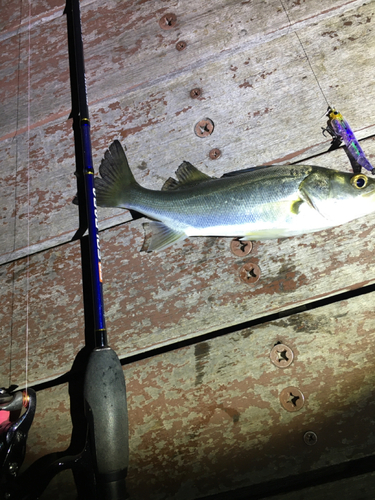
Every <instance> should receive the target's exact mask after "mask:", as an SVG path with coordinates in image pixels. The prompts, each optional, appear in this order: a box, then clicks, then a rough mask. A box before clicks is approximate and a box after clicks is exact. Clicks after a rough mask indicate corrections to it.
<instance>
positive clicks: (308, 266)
mask: <svg viewBox="0 0 375 500" xmlns="http://www.w3.org/2000/svg"><path fill="white" fill-rule="evenodd" d="M372 226H373V221H372V217H371V216H369V217H367V218H364V219H361V220H359V221H356V222H352V223H350V224H346V225H344V226H341V227H338V228H334V229H331V230H327V231H322V232H319V233H314V234H310V235H304V236H301V237H296V238H287V239H283V240H274V241H267V242H263V243H259V242H258V243H257V244H256V245H255V248H254V250H253V252H252V253H251V254H250V256H248V257H246V258H244V259H241V258H238V257H235V256H234V255H232V253H231V252H230V245H229V243H230V239H226V238H221V239H220V238H191V239H189V240H186V241H184V242H182V243H180V244H176V245H174V246H173V247H170V248H169V249H167V250H166V251H163V252H159V253H156V254H144V253H139V252H138V250H139V248H140V247H141V244H142V240H143V230H142V226H141V220H137V221H134V222H133V223H132V224H125V225H123V226H119V227H115V228H111V229H109V230H107V231H105V232H104V233H102V239H101V247H102V258H103V269H104V298H105V304H106V317H107V326H108V331H109V339H110V343H111V346H112V347H113V348H114V349H115V350H116V351H117V352H118V354H119V355H120V356H122V357H125V356H129V355H132V354H135V353H139V352H142V351H148V350H152V349H154V348H156V347H160V346H163V345H168V344H170V343H174V342H178V341H179V340H181V339H187V338H191V337H196V336H199V335H202V334H205V333H207V332H211V331H215V330H218V329H222V328H225V327H229V326H232V325H236V324H239V323H242V322H247V321H250V320H253V319H255V318H260V317H262V316H265V315H267V314H271V313H277V312H280V311H284V310H287V309H291V308H293V307H295V306H299V305H302V304H306V303H308V302H311V301H315V300H317V299H320V298H322V297H328V296H331V295H336V294H338V293H340V292H343V291H347V290H353V289H356V288H360V287H361V286H364V285H368V284H372V283H374V282H375V274H374V266H373V255H374V239H373V237H372ZM249 261H251V262H254V263H255V264H257V265H258V266H259V267H260V269H261V277H260V279H259V281H258V282H257V283H255V284H253V285H248V284H245V283H243V282H242V281H241V280H240V277H239V273H240V269H241V267H242V266H243V264H244V263H245V262H249ZM27 269H28V271H27ZM2 270H3V272H5V273H6V278H7V279H8V280H9V286H8V289H7V288H3V289H1V290H0V294H1V296H2V297H1V301H2V303H3V304H4V305H5V306H4V312H5V316H4V320H3V321H2V327H3V333H2V341H3V342H7V341H8V339H9V337H11V346H12V347H11V349H12V353H11V359H12V377H13V383H16V381H19V380H20V378H21V380H22V377H23V376H24V364H25V333H24V329H25V325H26V283H27V281H28V287H29V293H28V296H29V299H28V300H29V314H28V318H27V324H28V329H29V334H28V345H29V362H28V366H29V379H30V381H32V382H36V381H40V380H44V379H46V378H51V377H54V376H57V375H58V374H61V373H63V372H65V371H67V370H69V368H70V365H71V363H72V361H73V358H74V356H75V353H76V352H77V351H78V350H79V349H80V347H81V346H82V343H83V305H82V299H81V281H80V248H79V244H78V242H76V243H70V244H66V245H63V246H61V247H59V248H57V249H52V250H49V251H45V252H43V253H40V254H36V255H33V256H31V257H30V261H29V265H28V266H26V262H25V260H20V261H18V262H17V263H15V264H7V265H4V266H2ZM13 270H15V271H13ZM13 272H15V275H14V276H13V274H12V273H13ZM27 273H28V278H27ZM9 317H10V318H11V321H10V322H9ZM10 330H12V334H11V335H10V334H9V331H10ZM0 358H1V364H2V370H1V372H2V373H3V375H4V376H5V377H7V376H8V375H7V373H8V368H7V367H8V363H9V361H8V354H6V355H5V353H4V354H3V355H0ZM17 383H19V382H17Z"/></svg>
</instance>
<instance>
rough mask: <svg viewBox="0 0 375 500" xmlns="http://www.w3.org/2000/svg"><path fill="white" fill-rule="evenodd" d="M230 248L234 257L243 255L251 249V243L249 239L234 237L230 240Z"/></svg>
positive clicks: (247, 253)
mask: <svg viewBox="0 0 375 500" xmlns="http://www.w3.org/2000/svg"><path fill="white" fill-rule="evenodd" d="M230 249H231V252H232V253H233V255H235V256H236V257H245V256H246V255H249V253H250V252H251V250H252V249H253V244H252V243H251V241H244V240H239V239H234V240H232V241H231V242H230Z"/></svg>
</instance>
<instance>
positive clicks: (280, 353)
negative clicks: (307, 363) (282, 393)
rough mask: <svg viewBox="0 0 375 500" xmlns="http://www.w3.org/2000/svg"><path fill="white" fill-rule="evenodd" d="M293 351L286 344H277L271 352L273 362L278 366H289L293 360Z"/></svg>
mask: <svg viewBox="0 0 375 500" xmlns="http://www.w3.org/2000/svg"><path fill="white" fill-rule="evenodd" d="M293 357H294V355H293V351H292V349H291V348H290V347H288V346H287V345H285V344H276V345H275V346H274V347H273V348H272V349H271V352H270V359H271V361H272V363H273V364H274V365H275V366H277V367H278V368H287V367H288V366H290V365H291V364H292V362H293Z"/></svg>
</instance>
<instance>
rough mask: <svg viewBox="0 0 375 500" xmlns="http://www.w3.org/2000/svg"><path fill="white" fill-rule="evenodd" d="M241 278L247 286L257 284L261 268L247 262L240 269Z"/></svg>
mask: <svg viewBox="0 0 375 500" xmlns="http://www.w3.org/2000/svg"><path fill="white" fill-rule="evenodd" d="M240 278H241V280H242V281H243V282H244V283H246V284H247V285H252V284H253V283H256V282H257V281H258V280H259V278H260V267H259V266H258V265H257V264H254V262H246V264H244V265H243V266H242V267H241V269H240Z"/></svg>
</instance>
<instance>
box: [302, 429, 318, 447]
mask: <svg viewBox="0 0 375 500" xmlns="http://www.w3.org/2000/svg"><path fill="white" fill-rule="evenodd" d="M303 440H304V441H305V443H306V444H308V445H309V446H314V444H316V443H317V442H318V436H317V435H316V434H315V432H313V431H307V432H305V434H304V435H303Z"/></svg>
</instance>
